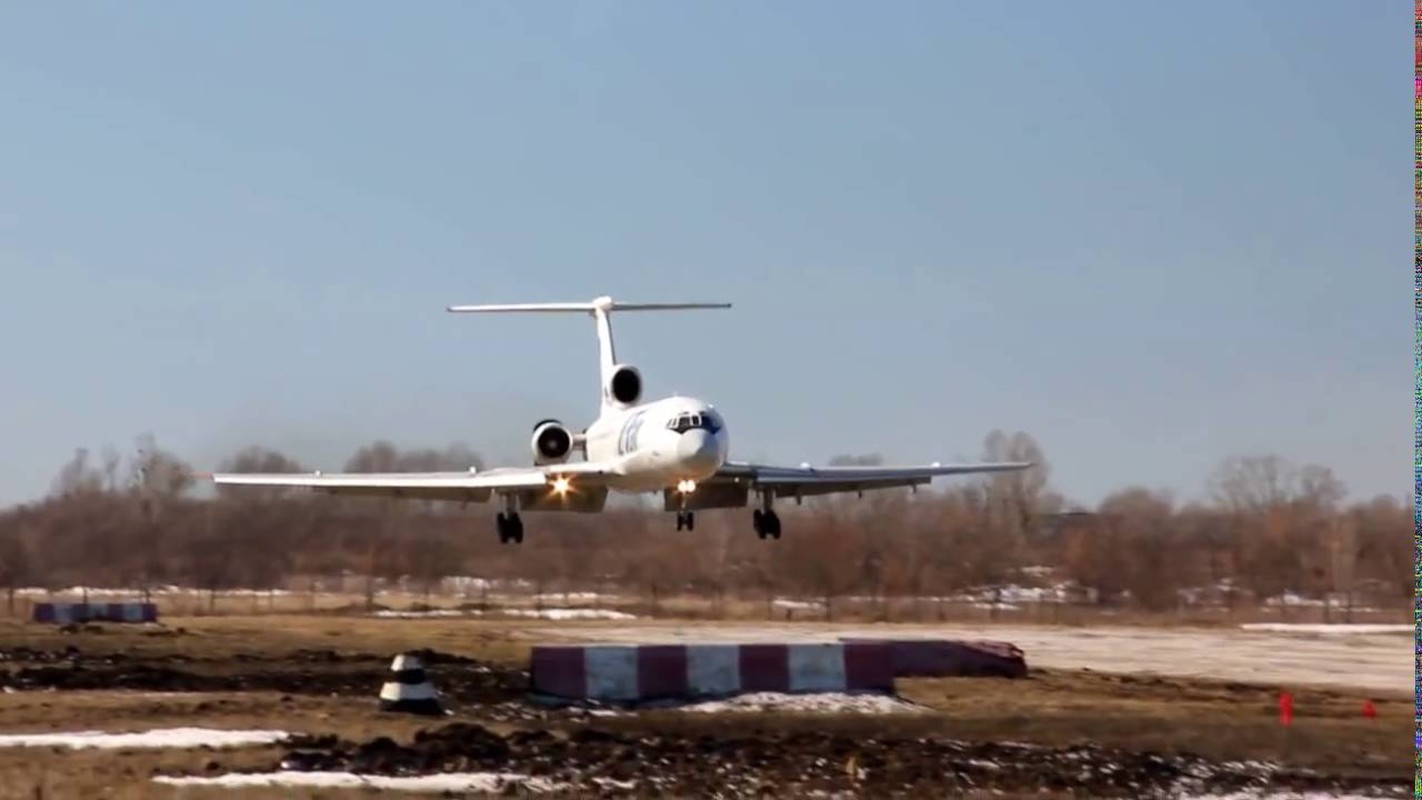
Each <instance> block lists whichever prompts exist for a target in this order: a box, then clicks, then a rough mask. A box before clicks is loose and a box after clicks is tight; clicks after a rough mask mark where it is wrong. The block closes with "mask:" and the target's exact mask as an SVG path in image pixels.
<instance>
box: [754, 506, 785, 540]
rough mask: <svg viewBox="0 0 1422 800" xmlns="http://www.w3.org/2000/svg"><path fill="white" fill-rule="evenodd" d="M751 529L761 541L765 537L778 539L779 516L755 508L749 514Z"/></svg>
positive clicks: (769, 511)
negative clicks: (753, 529)
mask: <svg viewBox="0 0 1422 800" xmlns="http://www.w3.org/2000/svg"><path fill="white" fill-rule="evenodd" d="M751 527H753V528H755V535H756V536H758V537H760V538H761V539H764V538H766V537H767V536H769V537H771V538H774V539H779V538H780V516H779V515H778V514H776V513H775V512H774V511H771V510H769V509H767V510H765V511H761V510H760V509H758V508H757V509H756V510H755V512H754V513H753V514H751Z"/></svg>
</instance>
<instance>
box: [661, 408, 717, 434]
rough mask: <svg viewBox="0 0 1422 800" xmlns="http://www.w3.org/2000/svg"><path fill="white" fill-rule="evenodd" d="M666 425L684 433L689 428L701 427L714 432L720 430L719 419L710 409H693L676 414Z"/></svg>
mask: <svg viewBox="0 0 1422 800" xmlns="http://www.w3.org/2000/svg"><path fill="white" fill-rule="evenodd" d="M667 427H668V428H670V429H671V430H674V431H676V432H677V433H686V432H687V431H689V430H696V429H698V428H699V429H701V430H705V431H709V432H710V433H715V432H716V431H719V430H721V420H720V419H718V418H717V417H716V414H715V412H712V411H694V412H689V413H685V414H678V415H677V416H676V417H674V418H673V419H672V420H671V421H670V422H668V423H667Z"/></svg>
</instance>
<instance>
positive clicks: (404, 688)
mask: <svg viewBox="0 0 1422 800" xmlns="http://www.w3.org/2000/svg"><path fill="white" fill-rule="evenodd" d="M390 671H391V672H392V673H393V675H391V680H388V681H386V682H385V685H384V686H381V687H380V710H381V711H395V712H399V713H403V714H425V715H428V716H444V715H445V714H446V713H448V712H446V711H445V710H444V705H443V704H441V703H440V701H439V695H438V694H437V693H436V692H435V688H434V684H432V683H430V679H429V676H428V675H426V674H425V666H424V664H421V663H420V659H419V657H417V656H412V655H409V654H406V653H401V654H400V655H398V656H395V660H394V661H393V662H391V664H390Z"/></svg>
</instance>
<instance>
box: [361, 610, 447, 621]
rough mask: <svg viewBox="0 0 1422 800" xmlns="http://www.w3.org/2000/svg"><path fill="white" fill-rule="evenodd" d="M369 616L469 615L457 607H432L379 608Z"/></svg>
mask: <svg viewBox="0 0 1422 800" xmlns="http://www.w3.org/2000/svg"><path fill="white" fill-rule="evenodd" d="M371 616H372V617H386V618H390V619H429V618H433V617H466V616H469V612H467V611H460V610H459V609H457V608H432V609H430V610H429V611H395V610H391V609H381V610H379V611H375V612H372V613H371Z"/></svg>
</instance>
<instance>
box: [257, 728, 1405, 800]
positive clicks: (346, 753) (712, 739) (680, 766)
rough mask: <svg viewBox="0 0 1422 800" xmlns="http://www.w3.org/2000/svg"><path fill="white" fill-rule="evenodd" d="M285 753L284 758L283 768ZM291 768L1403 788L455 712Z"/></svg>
mask: <svg viewBox="0 0 1422 800" xmlns="http://www.w3.org/2000/svg"><path fill="white" fill-rule="evenodd" d="M276 767H277V765H273V768H276ZM280 767H281V768H283V769H291V770H336V771H355V772H362V773H372V774H380V775H411V774H430V773H438V772H468V771H481V770H491V771H492V770H499V771H505V772H517V773H523V774H527V775H532V776H536V777H542V778H547V779H550V780H553V781H556V782H559V783H564V784H570V785H573V786H576V787H579V788H580V789H582V790H584V791H589V792H595V793H596V794H598V795H601V796H628V795H636V794H639V793H640V794H644V795H645V794H646V793H647V792H652V793H654V794H656V795H662V796H667V795H674V796H689V795H693V794H698V793H701V792H704V791H705V790H706V788H707V787H709V786H714V787H716V788H717V791H718V794H719V795H720V796H723V797H759V796H777V797H782V796H803V795H806V794H808V793H812V792H816V791H819V792H853V793H856V794H862V795H869V796H875V797H900V796H903V797H906V796H944V795H953V794H961V793H964V792H969V791H983V790H986V791H995V792H1009V793H1017V792H1038V791H1042V790H1046V791H1049V792H1063V793H1075V794H1083V795H1086V796H1093V797H1163V796H1167V795H1173V794H1178V793H1180V792H1239V791H1257V790H1261V789H1267V790H1288V791H1345V790H1346V791H1354V792H1356V791H1369V792H1384V793H1392V794H1395V795H1397V796H1403V795H1402V793H1403V792H1405V790H1406V789H1407V784H1406V781H1405V780H1393V781H1384V780H1378V779H1369V778H1357V777H1352V778H1350V777H1343V776H1324V775H1319V774H1316V773H1309V772H1304V771H1298V770H1286V769H1284V768H1281V767H1279V766H1276V765H1272V764H1269V763H1265V762H1252V763H1239V762H1236V763H1228V764H1221V763H1215V762H1210V761H1208V760H1205V759H1203V758H1199V757H1197V756H1192V755H1188V754H1175V755H1167V754H1160V753H1151V752H1133V751H1126V750H1112V749H1107V748H1101V747H1096V746H1090V745H1081V746H1074V747H1064V748H1050V747H1040V746H1033V745H1026V744H1011V743H986V742H961V741H953V740H941V739H932V738H900V737H891V736H869V737H865V736H849V735H845V734H842V733H835V732H828V731H809V730H802V731H796V732H788V733H769V732H764V731H760V732H750V731H747V732H743V733H740V734H737V735H723V734H712V733H704V734H700V735H690V736H689V735H679V734H674V733H669V732H665V731H663V732H656V733H651V734H647V733H643V734H634V733H628V732H621V731H615V730H607V729H602V728H598V727H583V728H579V729H576V730H573V731H571V732H570V733H567V734H564V735H560V734H555V733H552V732H549V731H543V730H540V731H516V732H513V733H510V734H508V735H500V734H498V733H495V732H493V731H490V730H488V729H487V728H484V727H482V726H479V725H474V724H466V723H455V724H449V725H445V726H442V727H437V728H429V729H425V730H421V731H420V732H418V733H417V734H415V736H414V738H413V740H412V741H411V742H410V743H408V744H399V743H397V742H395V741H394V740H392V739H389V738H386V737H379V738H375V739H371V740H368V741H364V742H359V743H357V742H350V741H344V740H341V739H339V738H337V737H335V736H310V737H301V738H300V739H299V740H296V741H293V742H292V743H291V744H290V745H289V749H288V751H287V752H286V753H285V755H284V756H283V757H282V760H281V763H280Z"/></svg>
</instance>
